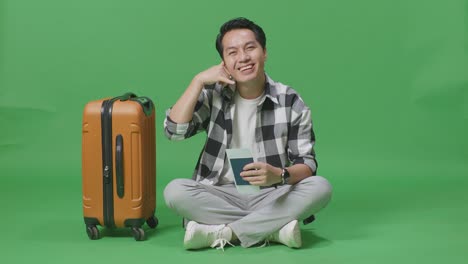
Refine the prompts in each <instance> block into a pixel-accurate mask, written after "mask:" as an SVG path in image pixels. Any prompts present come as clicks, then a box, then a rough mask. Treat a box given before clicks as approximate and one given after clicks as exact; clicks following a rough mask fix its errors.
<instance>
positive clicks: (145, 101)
mask: <svg viewBox="0 0 468 264" xmlns="http://www.w3.org/2000/svg"><path fill="white" fill-rule="evenodd" d="M130 101H134V102H137V103H139V104H140V105H141V107H143V112H144V113H145V115H146V116H150V115H151V113H152V112H153V109H154V104H153V101H151V99H149V98H148V97H146V96H141V97H132V98H130Z"/></svg>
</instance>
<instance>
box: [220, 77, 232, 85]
mask: <svg viewBox="0 0 468 264" xmlns="http://www.w3.org/2000/svg"><path fill="white" fill-rule="evenodd" d="M219 81H220V82H223V83H225V84H235V83H236V82H235V81H233V80H230V79H228V78H227V77H224V76H221V77H220V78H219Z"/></svg>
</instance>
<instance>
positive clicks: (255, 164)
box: [242, 162, 261, 171]
mask: <svg viewBox="0 0 468 264" xmlns="http://www.w3.org/2000/svg"><path fill="white" fill-rule="evenodd" d="M259 168H261V163H260V162H252V163H249V164H247V165H245V166H244V168H242V169H243V170H245V171H246V170H256V169H259Z"/></svg>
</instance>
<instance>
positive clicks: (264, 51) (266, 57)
mask: <svg viewBox="0 0 468 264" xmlns="http://www.w3.org/2000/svg"><path fill="white" fill-rule="evenodd" d="M263 53H264V54H265V55H264V57H265V61H266V60H267V59H268V52H267V49H266V48H265V49H263Z"/></svg>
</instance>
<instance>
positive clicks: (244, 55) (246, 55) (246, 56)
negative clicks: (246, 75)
mask: <svg viewBox="0 0 468 264" xmlns="http://www.w3.org/2000/svg"><path fill="white" fill-rule="evenodd" d="M239 55H240V58H239V59H240V61H241V62H245V61H249V60H250V55H249V53H247V52H245V51H241V52H240V54H239Z"/></svg>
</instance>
